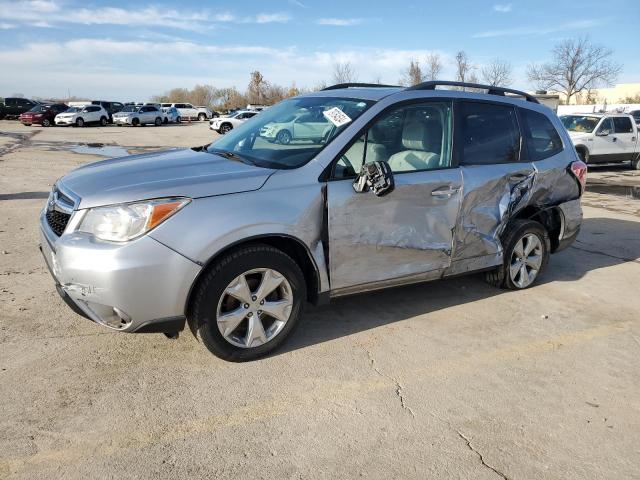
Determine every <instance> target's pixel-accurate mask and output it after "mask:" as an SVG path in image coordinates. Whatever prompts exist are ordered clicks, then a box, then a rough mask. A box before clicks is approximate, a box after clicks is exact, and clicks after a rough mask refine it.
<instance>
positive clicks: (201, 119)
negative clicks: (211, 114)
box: [198, 113, 207, 122]
mask: <svg viewBox="0 0 640 480" xmlns="http://www.w3.org/2000/svg"><path fill="white" fill-rule="evenodd" d="M206 119H207V115H206V114H204V113H199V114H198V121H200V122H204V121H205V120H206Z"/></svg>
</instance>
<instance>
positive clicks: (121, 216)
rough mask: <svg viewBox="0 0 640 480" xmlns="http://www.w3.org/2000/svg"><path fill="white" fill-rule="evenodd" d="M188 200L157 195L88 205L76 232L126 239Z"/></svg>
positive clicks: (138, 234) (113, 240)
mask: <svg viewBox="0 0 640 480" xmlns="http://www.w3.org/2000/svg"><path fill="white" fill-rule="evenodd" d="M190 201H191V199H189V198H159V199H155V200H147V201H144V202H135V203H121V204H119V205H109V206H107V207H96V208H91V209H89V210H88V211H87V213H86V214H85V216H84V218H83V219H82V222H81V223H80V226H79V227H78V231H79V232H86V233H91V234H92V235H94V236H95V237H96V238H99V239H101V240H108V241H111V242H126V241H129V240H133V239H134V238H137V237H139V236H141V235H144V234H145V233H147V232H148V231H149V230H151V229H152V228H155V227H157V226H158V225H160V224H161V223H162V222H164V221H165V220H166V219H167V218H169V217H170V216H171V215H173V214H174V213H176V212H178V211H179V210H180V209H181V208H183V207H184V206H186V205H187V204H188V203H189V202H190Z"/></svg>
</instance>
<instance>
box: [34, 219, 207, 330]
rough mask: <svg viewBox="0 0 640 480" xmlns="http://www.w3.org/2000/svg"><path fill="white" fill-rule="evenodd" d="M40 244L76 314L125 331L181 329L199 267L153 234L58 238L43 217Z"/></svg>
mask: <svg viewBox="0 0 640 480" xmlns="http://www.w3.org/2000/svg"><path fill="white" fill-rule="evenodd" d="M40 235H41V245H40V249H41V251H42V254H43V256H44V259H45V262H46V264H47V267H48V268H49V271H50V272H51V275H52V276H53V278H54V281H55V282H56V289H57V290H58V293H59V294H60V296H61V297H62V298H63V300H64V301H65V302H66V303H67V305H69V307H71V309H72V310H73V311H75V312H76V313H78V314H80V315H82V316H84V317H86V318H88V319H90V320H92V321H94V322H96V323H99V324H101V325H103V326H106V327H109V328H111V329H114V330H119V331H124V332H177V331H180V330H182V329H183V328H184V324H185V305H186V300H187V297H188V294H189V290H190V288H191V285H192V284H193V282H194V281H195V278H196V276H197V275H198V273H199V272H200V269H201V267H200V266H199V265H197V264H196V263H194V262H192V261H191V260H188V259H187V258H185V257H183V256H182V255H180V254H178V253H176V252H174V251H173V250H171V249H169V248H168V247H165V246H164V245H162V244H161V243H159V242H158V241H156V240H154V239H152V238H151V237H149V236H143V237H141V238H139V239H137V240H134V241H131V242H128V243H123V244H116V243H109V242H101V241H98V240H95V239H94V238H93V237H92V236H91V235H87V234H83V233H67V234H63V235H62V236H61V237H57V236H56V235H55V234H54V233H53V231H52V230H51V229H50V228H49V226H48V224H47V221H46V218H45V216H44V214H43V215H41V217H40Z"/></svg>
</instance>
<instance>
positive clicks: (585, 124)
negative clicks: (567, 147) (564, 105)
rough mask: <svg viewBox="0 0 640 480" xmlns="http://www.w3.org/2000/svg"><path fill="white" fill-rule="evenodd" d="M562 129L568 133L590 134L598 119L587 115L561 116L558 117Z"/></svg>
mask: <svg viewBox="0 0 640 480" xmlns="http://www.w3.org/2000/svg"><path fill="white" fill-rule="evenodd" d="M560 120H561V121H562V124H563V125H564V128H566V129H567V130H569V131H570V132H580V133H591V132H593V129H594V128H596V125H598V122H599V121H600V117H590V116H587V115H563V116H561V117H560Z"/></svg>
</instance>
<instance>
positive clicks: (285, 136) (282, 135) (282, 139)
mask: <svg viewBox="0 0 640 480" xmlns="http://www.w3.org/2000/svg"><path fill="white" fill-rule="evenodd" d="M276 141H277V142H278V143H279V144H281V145H289V144H290V143H291V132H289V130H280V131H279V132H278V134H277V135H276Z"/></svg>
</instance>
